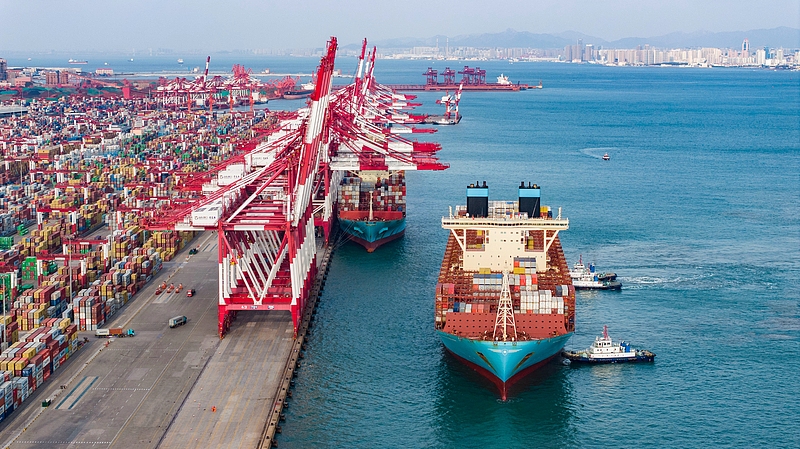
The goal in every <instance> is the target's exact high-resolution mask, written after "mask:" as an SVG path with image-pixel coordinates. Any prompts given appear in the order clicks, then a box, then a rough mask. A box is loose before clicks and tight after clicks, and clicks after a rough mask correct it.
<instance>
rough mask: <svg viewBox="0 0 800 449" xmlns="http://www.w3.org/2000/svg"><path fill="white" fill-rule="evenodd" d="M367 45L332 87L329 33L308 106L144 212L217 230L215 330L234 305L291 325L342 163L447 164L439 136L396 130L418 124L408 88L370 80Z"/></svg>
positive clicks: (175, 224) (160, 223) (327, 227)
mask: <svg viewBox="0 0 800 449" xmlns="http://www.w3.org/2000/svg"><path fill="white" fill-rule="evenodd" d="M366 47H367V42H366V39H365V40H364V42H363V45H362V51H361V56H360V57H359V65H358V71H357V74H356V76H355V77H354V81H353V83H352V84H350V85H348V86H346V87H344V88H342V89H339V90H338V91H335V92H332V77H333V71H334V60H335V56H336V50H337V41H336V38H335V37H331V39H330V41H329V42H328V43H327V51H326V54H325V55H324V56H323V57H322V59H321V61H320V65H319V68H318V71H317V76H316V80H317V82H316V86H315V89H314V93H313V94H312V95H311V97H310V105H309V107H306V108H303V109H300V110H298V111H296V112H293V113H287V114H284V115H283V116H282V120H281V121H280V122H279V123H278V124H277V125H276V126H271V127H269V128H262V129H259V130H258V135H257V136H256V137H254V139H253V140H251V141H248V142H246V143H244V144H242V145H243V146H244V147H243V151H242V152H241V154H240V155H239V156H237V157H236V158H235V160H231V161H228V162H227V163H226V165H225V166H224V167H216V168H215V169H214V170H213V172H212V171H210V172H208V173H206V174H199V176H198V177H197V181H196V182H191V181H189V182H187V186H188V185H191V188H190V190H191V193H192V194H193V195H194V197H193V198H188V199H187V198H182V199H181V201H180V202H178V201H175V202H173V203H172V204H171V206H170V207H169V208H164V207H161V208H159V209H157V210H152V211H150V213H149V214H147V215H148V218H147V219H146V220H145V227H146V228H148V229H151V230H179V231H203V230H214V231H217V238H218V243H219V258H218V262H219V285H218V324H219V335H220V337H223V336H224V335H225V333H226V332H227V331H228V330H229V328H230V325H231V320H232V319H233V317H235V314H236V313H238V312H246V311H253V310H286V311H289V312H291V317H292V322H293V325H294V330H295V332H297V327H298V325H299V320H300V316H301V314H302V312H303V310H304V308H305V304H306V302H307V300H308V299H309V294H310V291H311V286H312V283H313V279H314V278H315V275H316V271H317V260H316V257H317V241H316V237H317V236H320V238H322V239H324V243H325V244H327V243H328V242H329V239H330V236H331V229H332V224H333V220H334V219H335V216H336V214H335V212H336V205H337V197H338V190H339V185H340V183H341V181H342V179H343V177H344V173H345V172H346V171H349V170H353V171H357V170H443V169H446V168H447V167H448V165H447V164H443V163H441V162H439V160H438V158H437V157H436V153H437V152H438V151H439V150H440V149H441V146H440V145H439V144H436V143H425V142H417V141H411V140H409V139H406V138H404V137H401V136H399V135H398V133H413V132H415V130H414V129H413V128H409V127H407V126H405V125H404V123H409V120H407V119H406V117H407V116H408V114H407V113H406V112H404V111H405V110H408V109H409V108H411V107H413V106H415V104H413V103H409V100H412V99H413V98H414V97H413V96H410V95H403V94H397V93H395V92H393V91H392V90H391V89H390V88H388V87H386V86H383V85H381V84H379V83H377V82H376V81H375V78H374V66H375V53H376V52H375V48H374V47H373V49H372V51H371V52H369V53H367V51H366ZM411 123H414V122H413V121H412V122H411ZM416 131H417V132H419V131H418V130H416ZM201 182H202V186H201V187H200V188H198V184H200V183H201Z"/></svg>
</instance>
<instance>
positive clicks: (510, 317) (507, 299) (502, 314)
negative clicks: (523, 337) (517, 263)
mask: <svg viewBox="0 0 800 449" xmlns="http://www.w3.org/2000/svg"><path fill="white" fill-rule="evenodd" d="M508 276H509V274H508V270H503V290H502V291H501V292H500V302H499V303H498V306H497V318H496V320H495V322H494V340H495V341H497V337H498V335H497V334H498V330H499V329H500V328H501V327H502V329H503V330H502V332H503V341H508V338H509V332H508V331H509V329H508V328H509V327H511V331H512V332H513V335H512V336H511V339H512V341H516V340H517V324H516V322H515V320H514V304H513V303H512V302H511V290H510V289H509V287H508Z"/></svg>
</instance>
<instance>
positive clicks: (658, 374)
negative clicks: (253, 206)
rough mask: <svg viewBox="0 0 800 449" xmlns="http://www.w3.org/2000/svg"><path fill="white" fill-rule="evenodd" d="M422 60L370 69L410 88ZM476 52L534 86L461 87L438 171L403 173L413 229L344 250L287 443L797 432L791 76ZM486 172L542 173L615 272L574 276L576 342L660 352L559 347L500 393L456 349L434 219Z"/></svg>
mask: <svg viewBox="0 0 800 449" xmlns="http://www.w3.org/2000/svg"><path fill="white" fill-rule="evenodd" d="M428 65H431V62H429V61H422V62H408V61H383V60H379V61H378V65H377V66H376V71H377V76H378V80H379V81H382V82H384V83H392V82H397V83H401V82H404V83H407V82H420V81H422V80H423V78H422V76H421V73H422V72H424V70H425V69H426V68H427V66H428ZM450 65H452V66H454V67H455V68H458V67H459V66H458V65H457V63H456V62H452V64H450ZM481 65H482V67H483V68H485V69H487V75H488V76H487V77H488V78H491V77H492V76H494V75H499V74H500V73H501V72H503V73H505V74H506V75H509V76H510V77H511V79H512V81H523V82H529V83H531V84H538V81H539V79H541V80H542V82H543V84H544V89H542V90H534V91H527V92H508V93H501V92H466V93H464V95H463V98H462V100H461V112H462V114H463V116H464V118H463V120H462V121H461V123H460V124H459V125H457V126H452V127H442V128H439V132H438V133H436V134H434V135H432V136H425V137H424V138H425V139H428V140H433V141H437V142H439V143H441V144H442V147H443V149H442V151H441V152H440V153H439V155H440V157H441V159H442V160H443V161H444V162H447V163H449V164H450V168H449V169H447V170H446V171H443V172H408V173H407V175H406V176H407V190H408V223H407V224H408V229H407V231H406V235H405V238H403V239H401V240H398V241H395V242H392V243H389V244H387V245H385V246H383V247H381V248H379V249H378V250H377V251H375V252H374V253H372V254H368V253H366V252H365V251H364V250H363V248H361V247H360V246H358V245H356V244H352V243H343V244H341V245H340V247H339V248H338V249H337V250H336V252H335V255H334V257H333V260H332V263H331V271H330V274H329V277H328V281H327V284H326V286H325V290H324V293H323V295H322V298H321V302H320V305H319V309H318V313H317V316H316V320H315V323H314V326H313V328H312V329H311V332H310V334H309V338H308V343H309V347H308V351H307V353H306V357H305V358H304V359H303V362H302V366H301V368H300V370H299V376H298V379H297V386H296V388H295V391H294V395H293V397H292V399H291V400H290V402H289V404H290V405H289V407H288V410H287V412H286V416H287V418H286V422H285V423H284V424H283V433H282V434H280V435H278V437H277V439H278V441H279V444H280V446H281V447H289V448H306V447H319V448H328V447H330V448H335V447H336V448H338V447H351V448H376V447H386V448H395V447H397V448H407V447H430V448H460V447H476V448H487V447H502V448H523V447H525V448H529V447H541V448H548V447H554V448H556V447H708V446H714V447H798V446H799V445H800V433H798V432H797V429H796V422H797V419H798V417H800V405H799V404H800V401H798V397H800V383H798V382H797V375H798V373H800V359H798V350H800V293H798V288H799V287H800V257H799V256H798V252H799V250H800V219H799V218H798V217H800V206H798V204H800V201H799V200H800V193H798V192H800V123H799V120H800V118H799V117H800V81H799V80H800V74H799V73H797V72H775V71H768V70H744V69H708V70H704V69H680V68H633V67H626V68H611V67H599V66H590V65H570V64H532V63H531V64H519V63H518V64H513V65H511V64H507V63H499V62H482V63H481ZM443 66H444V64H443V63H442V62H436V63H435V64H434V67H435V68H437V69H440V70H441V69H442V68H443ZM495 72H497V73H495ZM441 95H443V93H442V92H439V93H421V94H420V100H422V101H423V102H424V103H425V106H424V107H422V108H420V110H421V111H423V112H429V113H441V111H439V109H440V107H439V106H437V105H435V104H433V102H434V101H435V100H436V99H437V98H439V97H440V96H441ZM417 136H419V135H417ZM605 153H608V154H609V156H610V157H611V160H610V161H603V160H602V159H601V157H602V155H603V154H605ZM484 180H486V181H487V183H488V185H489V191H490V199H497V200H500V199H515V198H516V188H517V186H518V185H519V182H520V181H525V182H535V183H537V184H539V185H540V186H541V188H542V204H545V205H549V206H552V207H555V208H558V207H561V208H562V213H563V215H564V216H565V217H568V218H569V219H570V229H569V230H567V231H564V232H562V233H561V241H562V244H563V247H564V252H565V254H566V256H567V259H568V262H569V263H570V265H571V264H573V263H575V262H577V260H578V258H579V257H580V256H582V257H583V260H584V262H595V263H596V264H597V266H598V269H599V270H601V271H615V272H616V273H617V274H618V275H619V279H620V280H621V281H622V283H623V289H622V291H621V292H578V294H577V324H576V332H575V335H574V336H573V337H572V339H571V341H570V342H569V343H568V344H567V347H568V348H576V349H580V348H585V347H587V346H588V345H589V344H590V343H591V342H592V341H593V340H594V338H595V336H598V335H600V334H601V333H602V328H603V326H604V325H608V327H609V331H610V334H611V336H612V338H614V339H615V340H619V339H623V338H624V339H625V340H627V341H630V342H631V343H633V346H634V347H642V348H646V349H649V350H651V351H653V352H655V353H656V354H657V357H656V361H655V363H652V364H633V365H625V364H620V365H607V366H575V365H573V366H564V365H561V364H559V363H558V362H554V363H551V364H549V365H547V366H545V367H543V368H541V369H540V370H538V371H536V372H534V373H533V374H531V375H529V376H528V377H527V378H525V379H524V380H522V381H520V382H519V383H517V384H516V385H515V386H514V387H513V388H512V390H511V392H510V394H509V400H507V401H501V400H499V399H498V398H499V396H498V393H497V391H496V389H495V387H494V386H493V385H492V384H491V383H490V382H488V381H487V380H485V379H484V378H483V377H481V376H480V375H479V374H477V373H475V372H473V371H472V370H470V369H469V368H468V367H466V366H464V365H463V364H461V363H460V362H458V361H457V360H455V359H454V358H453V357H452V356H451V355H450V354H448V353H446V351H445V350H444V349H443V347H442V345H441V343H440V341H439V339H438V338H437V336H436V334H435V332H434V320H433V303H434V291H433V290H434V286H435V285H436V280H437V276H438V271H439V266H440V263H441V260H442V256H443V253H444V247H445V243H446V241H447V231H445V230H442V229H441V221H440V220H441V217H442V215H445V214H447V211H448V206H451V205H456V204H464V203H465V187H466V186H467V184H469V183H471V182H475V181H481V182H482V181H484Z"/></svg>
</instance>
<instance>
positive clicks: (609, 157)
mask: <svg viewBox="0 0 800 449" xmlns="http://www.w3.org/2000/svg"><path fill="white" fill-rule="evenodd" d="M603 160H604V161H608V160H611V156H609V155H608V153H606V154H604V155H603Z"/></svg>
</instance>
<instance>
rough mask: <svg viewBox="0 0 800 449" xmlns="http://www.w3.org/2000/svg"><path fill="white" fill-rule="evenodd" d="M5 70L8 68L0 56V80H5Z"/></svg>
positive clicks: (6, 76)
mask: <svg viewBox="0 0 800 449" xmlns="http://www.w3.org/2000/svg"><path fill="white" fill-rule="evenodd" d="M6 70H8V63H6V60H5V59H2V58H0V81H5V80H6V79H7V78H8V75H6Z"/></svg>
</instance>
